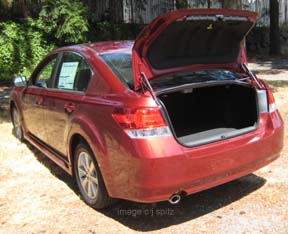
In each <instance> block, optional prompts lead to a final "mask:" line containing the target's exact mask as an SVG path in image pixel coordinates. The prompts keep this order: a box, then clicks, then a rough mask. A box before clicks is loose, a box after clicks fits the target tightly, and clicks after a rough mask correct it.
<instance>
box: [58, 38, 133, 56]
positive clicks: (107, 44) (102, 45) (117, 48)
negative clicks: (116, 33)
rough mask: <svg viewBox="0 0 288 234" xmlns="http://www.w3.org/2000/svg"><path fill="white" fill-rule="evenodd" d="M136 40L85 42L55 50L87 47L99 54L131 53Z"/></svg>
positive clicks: (78, 49)
mask: <svg viewBox="0 0 288 234" xmlns="http://www.w3.org/2000/svg"><path fill="white" fill-rule="evenodd" d="M133 45H134V41H104V42H95V43H85V44H79V45H71V46H65V47H61V48H58V49H56V50H55V51H54V52H60V51H65V50H71V49H72V50H76V51H83V50H87V49H92V50H93V51H95V52H96V53H97V54H106V53H113V52H125V53H131V52H132V47H133Z"/></svg>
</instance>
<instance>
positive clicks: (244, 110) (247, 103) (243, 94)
mask: <svg viewBox="0 0 288 234" xmlns="http://www.w3.org/2000/svg"><path fill="white" fill-rule="evenodd" d="M158 98H159V99H160V100H161V102H162V105H164V106H165V108H166V110H167V112H168V115H169V118H170V121H171V124H172V126H173V129H174V133H175V135H176V137H177V138H178V141H179V142H180V143H182V144H183V145H187V146H195V145H201V144H205V143H209V142H213V141H217V140H221V139H225V138H229V137H233V136H236V135H240V134H243V133H246V132H249V131H252V130H254V129H256V127H257V122H258V109H257V101H256V91H255V89H254V87H252V86H251V85H239V84H223V85H215V86H206V87H195V88H186V89H185V90H181V91H175V92H169V93H164V94H160V95H158Z"/></svg>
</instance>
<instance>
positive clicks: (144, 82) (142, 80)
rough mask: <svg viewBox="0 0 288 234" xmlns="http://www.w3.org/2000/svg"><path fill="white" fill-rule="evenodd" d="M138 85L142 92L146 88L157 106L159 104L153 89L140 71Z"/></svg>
mask: <svg viewBox="0 0 288 234" xmlns="http://www.w3.org/2000/svg"><path fill="white" fill-rule="evenodd" d="M140 87H141V90H142V92H143V93H145V91H146V90H147V91H148V92H149V93H150V94H151V96H152V98H153V99H154V101H155V102H156V104H157V105H158V106H161V105H160V103H159V102H158V99H157V97H156V96H155V93H154V90H153V88H152V86H151V85H150V83H149V81H148V79H147V77H146V75H145V73H144V72H141V74H140Z"/></svg>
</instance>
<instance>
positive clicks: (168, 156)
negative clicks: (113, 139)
mask: <svg viewBox="0 0 288 234" xmlns="http://www.w3.org/2000/svg"><path fill="white" fill-rule="evenodd" d="M283 134H284V126H283V121H282V119H281V117H280V115H279V113H278V112H275V113H272V114H264V115H262V116H261V120H260V127H259V128H258V129H257V130H256V131H254V132H251V133H248V134H245V135H242V136H238V137H234V138H231V139H226V140H223V141H221V142H215V143H211V144H207V145H203V146H198V147H192V148H187V147H183V146H181V145H179V144H178V143H177V142H176V141H175V139H174V138H173V137H171V138H170V137H167V138H161V139H153V140H149V141H147V140H145V141H144V140H138V141H135V140H134V141H132V142H130V143H126V147H125V149H120V150H121V151H122V152H121V154H120V155H122V156H119V151H118V152H117V155H118V160H117V161H118V163H117V165H116V163H113V161H114V160H113V157H111V158H110V166H112V167H113V169H112V168H110V169H112V171H114V176H113V178H112V177H111V178H110V182H108V184H107V185H108V186H107V188H108V192H109V194H110V195H111V196H112V197H118V198H124V199H128V200H133V201H139V202H157V201H163V200H168V199H169V197H170V196H171V195H172V194H173V193H177V192H180V191H185V193H187V194H191V193H195V192H198V191H201V190H205V189H208V188H211V187H214V186H217V185H219V184H223V183H225V182H228V181H231V180H234V179H236V178H239V177H241V176H244V175H247V174H249V173H251V172H253V171H255V170H257V169H259V168H261V167H263V166H265V165H267V164H268V163H270V162H271V161H273V160H275V159H276V158H277V157H279V155H280V151H281V149H282V147H283ZM119 157H123V158H122V159H123V160H121V159H120V160H121V163H119ZM115 160H116V158H115ZM111 162H112V163H111ZM115 174H116V175H115ZM108 180H109V179H108Z"/></svg>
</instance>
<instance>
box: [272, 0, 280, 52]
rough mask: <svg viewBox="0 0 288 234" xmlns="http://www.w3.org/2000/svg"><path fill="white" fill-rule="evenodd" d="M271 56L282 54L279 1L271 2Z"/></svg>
mask: <svg viewBox="0 0 288 234" xmlns="http://www.w3.org/2000/svg"><path fill="white" fill-rule="evenodd" d="M270 54H271V55H279V54H281V48H280V29H279V1H278V0H270Z"/></svg>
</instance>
